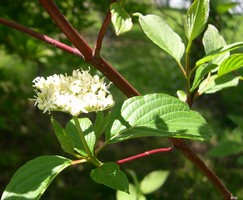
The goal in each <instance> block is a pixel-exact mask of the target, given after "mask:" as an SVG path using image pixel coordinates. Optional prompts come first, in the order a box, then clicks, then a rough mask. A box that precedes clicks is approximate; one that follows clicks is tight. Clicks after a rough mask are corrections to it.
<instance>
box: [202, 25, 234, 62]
mask: <svg viewBox="0 0 243 200" xmlns="http://www.w3.org/2000/svg"><path fill="white" fill-rule="evenodd" d="M203 45H204V49H205V52H206V54H208V53H210V52H212V51H215V50H217V49H219V48H222V47H224V46H226V42H225V40H224V38H223V37H222V36H221V35H220V34H219V32H218V30H217V28H216V27H214V26H213V25H211V24H209V25H208V28H207V30H206V31H205V33H204V36H203ZM229 55H230V53H229V52H225V53H224V54H221V55H219V56H218V57H216V58H214V59H212V61H211V63H213V64H220V63H222V62H223V60H224V59H225V58H227V57H229Z"/></svg>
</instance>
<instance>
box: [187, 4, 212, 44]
mask: <svg viewBox="0 0 243 200" xmlns="http://www.w3.org/2000/svg"><path fill="white" fill-rule="evenodd" d="M208 16H209V0H195V1H194V2H193V4H192V5H191V7H190V8H189V9H188V11H187V14H186V21H185V25H184V27H185V34H186V36H187V39H188V41H189V43H191V41H192V40H194V39H195V38H196V37H197V36H199V35H200V33H201V32H202V31H203V29H204V27H205V25H206V23H207V20H208Z"/></svg>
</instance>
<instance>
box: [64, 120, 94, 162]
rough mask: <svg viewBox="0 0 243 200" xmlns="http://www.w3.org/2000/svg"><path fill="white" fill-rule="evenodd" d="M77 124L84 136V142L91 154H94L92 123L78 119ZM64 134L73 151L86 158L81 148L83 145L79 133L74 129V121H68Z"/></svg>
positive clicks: (83, 149)
mask: <svg viewBox="0 0 243 200" xmlns="http://www.w3.org/2000/svg"><path fill="white" fill-rule="evenodd" d="M78 120H79V124H80V127H81V130H82V132H83V134H84V137H85V140H86V142H87V144H88V147H89V149H90V151H91V153H94V145H95V142H96V137H95V133H94V128H93V124H92V122H91V121H90V120H89V119H88V118H79V119H78ZM65 132H66V134H67V135H68V137H69V138H70V140H71V141H72V143H73V144H74V150H75V151H76V152H78V153H79V154H80V155H82V156H85V157H86V156H87V153H86V152H85V148H84V147H83V144H82V142H81V139H80V136H79V133H78V131H77V129H76V126H75V122H74V120H70V121H69V122H68V123H67V125H66V127H65Z"/></svg>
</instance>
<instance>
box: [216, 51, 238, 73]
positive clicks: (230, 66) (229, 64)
mask: <svg viewBox="0 0 243 200" xmlns="http://www.w3.org/2000/svg"><path fill="white" fill-rule="evenodd" d="M241 67H243V54H242V53H237V54H233V55H231V56H230V57H229V58H227V59H225V60H224V61H223V63H222V64H221V65H220V66H219V70H218V76H223V75H225V74H227V73H230V72H232V71H234V70H237V69H239V68H241Z"/></svg>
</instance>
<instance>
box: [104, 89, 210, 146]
mask: <svg viewBox="0 0 243 200" xmlns="http://www.w3.org/2000/svg"><path fill="white" fill-rule="evenodd" d="M113 113H115V114H114V116H113V118H112V119H114V122H113V123H111V124H110V126H109V127H108V129H107V135H106V136H107V138H106V139H107V140H108V141H109V142H117V141H122V140H126V139H130V138H136V137H146V136H156V137H175V138H189V139H200V140H205V139H208V138H209V137H210V131H209V130H208V126H207V123H206V121H205V119H204V118H203V117H202V116H201V115H200V114H199V113H197V112H195V111H192V110H190V108H189V107H188V105H187V104H186V103H184V102H182V101H181V100H179V99H177V98H175V97H172V96H169V95H166V94H162V93H158V94H149V95H146V96H139V97H133V98H130V99H128V100H126V101H125V102H124V103H123V105H122V107H121V109H120V112H119V111H118V112H113Z"/></svg>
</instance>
